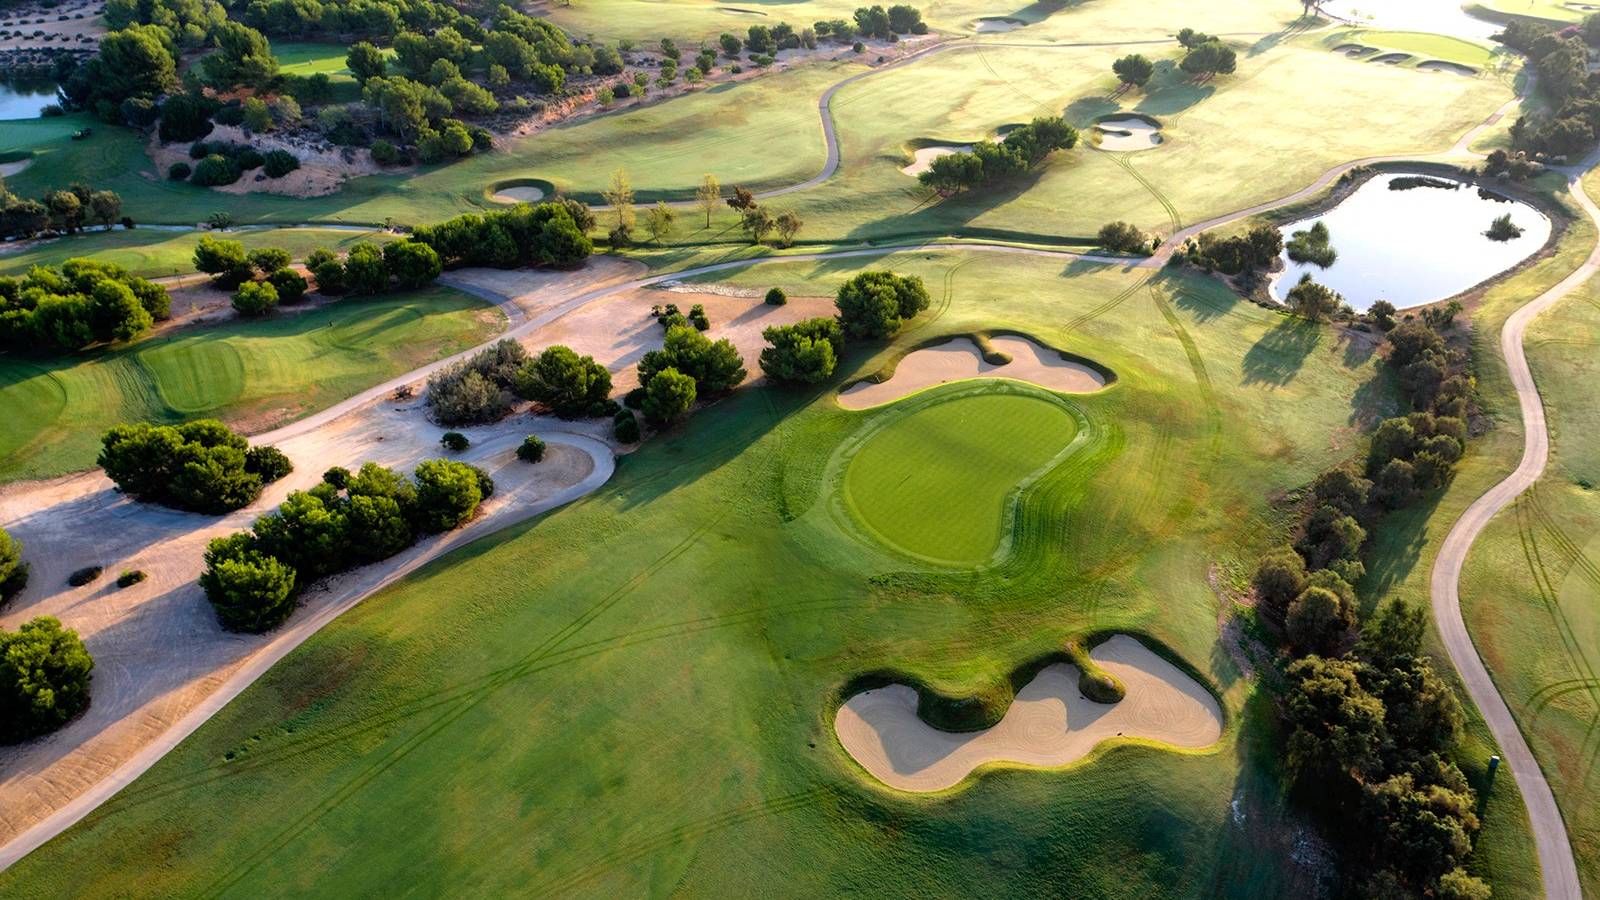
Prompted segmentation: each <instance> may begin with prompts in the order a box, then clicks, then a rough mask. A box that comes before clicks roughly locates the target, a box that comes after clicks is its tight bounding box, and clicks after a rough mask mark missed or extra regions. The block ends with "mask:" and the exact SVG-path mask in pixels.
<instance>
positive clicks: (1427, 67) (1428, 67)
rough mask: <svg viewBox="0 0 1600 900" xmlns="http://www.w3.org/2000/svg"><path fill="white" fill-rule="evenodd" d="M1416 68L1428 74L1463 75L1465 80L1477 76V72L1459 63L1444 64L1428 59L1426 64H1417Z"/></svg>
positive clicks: (1438, 60) (1441, 61) (1440, 61)
mask: <svg viewBox="0 0 1600 900" xmlns="http://www.w3.org/2000/svg"><path fill="white" fill-rule="evenodd" d="M1417 68H1419V69H1422V70H1424V71H1428V72H1449V73H1450V74H1451V75H1464V76H1466V77H1467V78H1471V77H1472V76H1474V75H1476V74H1478V70H1477V69H1474V68H1472V67H1471V66H1463V65H1461V64H1460V63H1453V62H1445V61H1444V60H1442V59H1430V60H1428V61H1427V62H1419V63H1417Z"/></svg>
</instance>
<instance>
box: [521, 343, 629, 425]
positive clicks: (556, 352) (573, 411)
mask: <svg viewBox="0 0 1600 900" xmlns="http://www.w3.org/2000/svg"><path fill="white" fill-rule="evenodd" d="M515 383H516V390H517V394H518V395H519V396H521V397H523V398H525V399H528V400H532V401H534V402H536V403H542V404H544V405H545V406H548V407H550V411H551V412H553V413H555V414H556V415H558V416H560V417H561V418H563V419H576V418H579V417H581V416H586V415H589V414H590V412H591V410H593V409H594V408H595V407H597V406H599V405H602V404H604V403H605V401H606V400H607V399H608V398H609V397H610V396H611V373H610V372H608V371H606V367H605V366H603V365H601V364H600V363H598V362H595V359H594V357H592V356H579V355H578V354H577V353H575V352H573V350H572V348H570V347H565V346H562V345H560V344H556V345H554V346H551V347H547V348H546V349H545V350H544V352H542V353H540V354H539V355H538V356H536V357H534V358H532V359H530V360H528V361H527V362H526V363H524V364H523V366H522V368H520V369H518V370H517V374H516V382H515Z"/></svg>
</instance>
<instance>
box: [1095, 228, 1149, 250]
mask: <svg viewBox="0 0 1600 900" xmlns="http://www.w3.org/2000/svg"><path fill="white" fill-rule="evenodd" d="M1099 241H1100V246H1102V247H1104V248H1106V249H1107V250H1115V251H1116V252H1118V253H1142V252H1144V251H1145V249H1146V248H1148V247H1149V245H1150V241H1149V239H1148V238H1146V237H1145V236H1144V232H1142V231H1140V230H1139V229H1138V228H1137V227H1135V226H1133V225H1131V224H1129V223H1127V222H1107V223H1106V224H1105V225H1102V226H1101V227H1100V236H1099Z"/></svg>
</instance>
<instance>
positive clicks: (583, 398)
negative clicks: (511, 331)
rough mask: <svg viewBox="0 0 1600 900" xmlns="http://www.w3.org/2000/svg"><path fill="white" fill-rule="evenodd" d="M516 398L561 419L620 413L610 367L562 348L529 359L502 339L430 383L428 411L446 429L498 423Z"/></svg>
mask: <svg viewBox="0 0 1600 900" xmlns="http://www.w3.org/2000/svg"><path fill="white" fill-rule="evenodd" d="M517 397H521V398H522V399H524V400H532V401H533V402H535V403H538V404H541V405H542V406H544V407H546V408H547V409H549V410H550V412H552V413H554V414H555V415H557V416H560V417H561V418H563V419H579V418H585V417H588V418H597V417H601V416H610V415H615V414H616V412H617V409H618V406H617V404H616V402H615V401H613V400H611V399H610V397H611V373H610V372H608V371H606V367H605V366H603V365H601V364H600V363H598V362H596V361H595V359H594V357H592V356H579V355H578V354H577V353H576V352H574V351H573V350H572V348H570V347H566V346H563V345H561V344H553V345H551V346H550V347H547V348H545V349H544V350H543V351H542V352H540V353H539V354H538V355H535V356H529V355H528V351H526V350H524V349H523V348H522V345H521V344H519V343H517V342H516V341H513V340H510V339H506V340H502V341H499V342H497V343H496V344H494V346H492V347H488V348H485V349H483V350H481V351H479V352H478V353H476V354H474V355H473V356H471V357H470V358H468V359H465V360H463V361H461V362H459V363H457V364H455V365H454V366H451V367H449V368H447V369H445V370H443V371H441V372H438V373H436V374H435V375H433V377H431V378H429V379H428V393H427V403H428V409H429V411H430V412H431V413H432V414H433V418H434V419H435V420H436V421H438V422H439V423H440V424H442V425H480V424H483V423H486V422H493V421H496V420H498V419H501V418H503V417H504V416H505V415H506V414H507V413H509V412H510V411H511V407H512V404H513V403H515V401H516V398H517Z"/></svg>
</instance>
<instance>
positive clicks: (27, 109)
mask: <svg viewBox="0 0 1600 900" xmlns="http://www.w3.org/2000/svg"><path fill="white" fill-rule="evenodd" d="M57 102H59V101H58V100H57V99H56V86H55V85H54V84H52V83H50V82H49V81H0V121H3V120H6V119H32V118H37V117H38V115H39V111H40V110H42V109H44V108H45V107H46V106H49V105H50V104H52V103H57Z"/></svg>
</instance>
